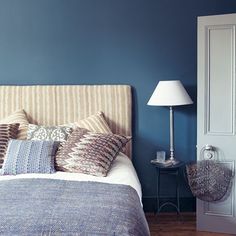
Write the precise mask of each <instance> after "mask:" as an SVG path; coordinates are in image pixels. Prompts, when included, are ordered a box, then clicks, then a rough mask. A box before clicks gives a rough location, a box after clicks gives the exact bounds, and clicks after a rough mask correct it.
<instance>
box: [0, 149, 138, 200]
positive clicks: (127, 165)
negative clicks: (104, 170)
mask: <svg viewBox="0 0 236 236" xmlns="http://www.w3.org/2000/svg"><path fill="white" fill-rule="evenodd" d="M20 178H21V179H23V178H48V179H62V180H72V181H94V182H102V183H111V184H124V185H129V186H131V187H132V188H134V189H135V190H136V192H137V193H138V196H139V198H140V202H142V190H141V184H140V182H139V179H138V176H137V173H136V171H135V169H134V166H133V164H132V162H131V161H130V159H129V158H128V157H127V156H126V155H125V154H123V153H119V155H118V156H117V157H116V159H115V161H114V162H113V164H112V168H111V170H110V171H109V173H108V175H107V177H96V176H92V175H86V174H79V173H69V172H61V171H57V172H56V173H53V174H20V175H1V176H0V181H4V180H9V179H20Z"/></svg>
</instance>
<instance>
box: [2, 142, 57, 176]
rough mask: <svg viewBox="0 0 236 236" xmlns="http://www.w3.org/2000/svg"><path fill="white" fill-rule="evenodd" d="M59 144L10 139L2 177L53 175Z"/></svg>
mask: <svg viewBox="0 0 236 236" xmlns="http://www.w3.org/2000/svg"><path fill="white" fill-rule="evenodd" d="M58 144H59V142H54V141H40V140H37V141H35V140H16V139H11V140H10V141H9V144H8V148H7V153H6V157H5V160H4V163H3V168H2V174H3V175H17V174H26V173H53V172H55V169H54V158H55V154H56V151H57V147H58Z"/></svg>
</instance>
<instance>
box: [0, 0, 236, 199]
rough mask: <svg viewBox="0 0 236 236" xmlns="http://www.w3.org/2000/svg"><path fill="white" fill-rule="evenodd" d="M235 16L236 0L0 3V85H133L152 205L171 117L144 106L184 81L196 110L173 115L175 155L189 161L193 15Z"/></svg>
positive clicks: (137, 136) (141, 167) (138, 155)
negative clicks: (155, 163)
mask: <svg viewBox="0 0 236 236" xmlns="http://www.w3.org/2000/svg"><path fill="white" fill-rule="evenodd" d="M233 12H236V1H235V0H227V1H225V0H150V1H145V0H142V1H140V0H50V1H49V0H21V1H19V0H0V84H130V85H132V86H133V99H134V126H133V128H134V139H133V140H134V157H133V160H134V165H135V167H136V169H137V172H138V175H139V177H140V180H141V183H142V187H143V194H144V198H145V199H149V198H150V199H152V197H153V196H154V195H155V189H156V188H155V180H156V179H155V178H156V175H155V169H154V168H153V167H152V166H151V165H150V160H151V159H153V158H154V157H155V152H156V150H158V149H161V150H168V147H169V136H168V135H169V123H168V122H169V113H168V109H166V108H160V107H149V106H147V105H146V103H147V101H148V99H149V97H150V95H151V94H152V92H153V90H154V88H155V86H156V84H157V83H158V81H159V80H172V79H180V80H181V81H182V82H183V84H184V86H185V87H186V89H187V91H188V92H189V94H190V95H191V97H192V99H193V100H194V101H195V104H194V105H192V106H186V107H179V108H177V109H176V113H175V147H176V156H177V158H178V159H181V160H184V161H187V162H189V161H192V160H195V158H196V157H195V145H196V84H197V64H196V60H197V47H196V44H197V41H196V37H197V16H200V15H209V14H222V13H233ZM163 189H164V190H166V191H169V190H171V189H172V187H171V185H169V184H168V183H166V185H165V186H163ZM181 197H191V194H190V192H189V191H188V189H187V188H186V185H185V184H184V183H183V184H182V187H181Z"/></svg>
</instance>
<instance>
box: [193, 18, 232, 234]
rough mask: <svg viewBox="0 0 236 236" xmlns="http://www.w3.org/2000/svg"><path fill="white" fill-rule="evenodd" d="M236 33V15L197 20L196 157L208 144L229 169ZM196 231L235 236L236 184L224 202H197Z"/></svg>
mask: <svg viewBox="0 0 236 236" xmlns="http://www.w3.org/2000/svg"><path fill="white" fill-rule="evenodd" d="M235 30H236V14H228V15H217V16H203V17H199V18H198V110H197V157H198V160H200V159H201V156H200V154H202V152H201V150H202V149H203V147H204V146H205V145H206V144H209V145H212V146H213V147H215V148H216V150H217V153H218V154H217V155H215V158H217V159H219V161H221V162H222V163H226V164H227V165H228V166H229V167H230V168H234V165H235V163H236V119H235V107H236V105H235V103H236V95H235V86H236V84H235V66H236V64H235V53H236V51H235V48H236V45H235ZM234 182H235V181H234ZM197 229H198V230H200V231H211V232H224V233H231V234H236V190H235V183H233V187H232V191H231V193H230V194H229V196H228V197H227V198H226V199H225V200H224V201H220V202H216V203H207V202H203V201H201V200H197Z"/></svg>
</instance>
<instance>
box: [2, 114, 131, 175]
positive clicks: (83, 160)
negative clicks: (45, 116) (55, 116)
mask: <svg viewBox="0 0 236 236" xmlns="http://www.w3.org/2000/svg"><path fill="white" fill-rule="evenodd" d="M15 121H18V122H19V123H18V122H17V123H13V124H2V125H0V137H1V139H2V140H1V143H0V167H1V164H2V163H3V159H4V157H5V160H4V163H3V174H5V175H16V174H25V173H54V172H55V167H54V162H55V164H56V170H60V171H65V172H75V173H83V174H90V175H94V176H106V175H107V173H108V171H109V170H110V168H111V165H112V162H113V160H114V159H115V158H116V156H117V155H118V153H119V151H121V150H122V148H123V147H124V146H125V145H126V143H127V142H128V141H129V140H130V137H125V136H123V135H117V134H113V133H112V131H111V129H110V128H109V126H108V124H107V122H106V120H105V118H104V115H103V113H102V112H98V113H97V114H95V115H92V116H89V117H87V118H85V119H83V120H79V121H77V122H74V123H70V124H67V125H60V126H43V125H35V124H29V122H28V120H27V118H26V114H25V112H24V111H23V110H20V111H17V112H15V113H14V114H12V115H11V116H9V117H7V118H6V119H4V120H2V122H6V123H12V122H15ZM0 122H1V121H0ZM18 128H19V132H18ZM4 130H5V131H4ZM26 130H27V132H26ZM1 132H2V133H1ZM26 137H27V140H14V139H16V138H18V139H26ZM9 140H10V141H9ZM8 141H9V145H8V147H7V144H8ZM57 149H58V151H57ZM5 154H6V155H5Z"/></svg>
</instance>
